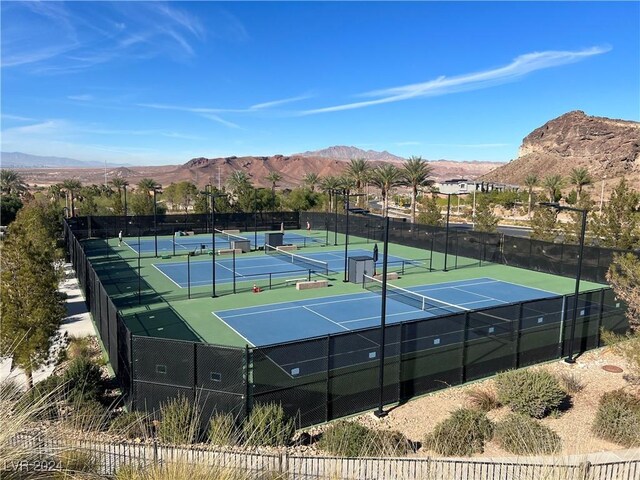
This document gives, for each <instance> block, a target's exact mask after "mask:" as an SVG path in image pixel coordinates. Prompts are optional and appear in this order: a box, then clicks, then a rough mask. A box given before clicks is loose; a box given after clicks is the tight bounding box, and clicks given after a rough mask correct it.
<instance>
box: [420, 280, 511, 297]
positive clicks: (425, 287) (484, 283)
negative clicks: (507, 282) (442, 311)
mask: <svg viewBox="0 0 640 480" xmlns="http://www.w3.org/2000/svg"><path fill="white" fill-rule="evenodd" d="M498 282H501V280H490V281H488V282H486V281H482V282H475V283H463V284H462V285H443V286H438V285H440V284H438V283H434V284H433V285H422V286H421V287H420V288H418V289H416V290H413V291H414V292H415V293H420V294H421V292H425V291H427V292H435V291H438V290H449V289H450V288H458V287H473V286H476V285H488V284H490V283H498ZM503 283H504V282H503ZM431 287H435V288H431ZM410 288H413V287H410Z"/></svg>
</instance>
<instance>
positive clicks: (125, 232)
mask: <svg viewBox="0 0 640 480" xmlns="http://www.w3.org/2000/svg"><path fill="white" fill-rule="evenodd" d="M127 185H128V183H127V182H124V185H122V188H123V189H124V234H125V235H126V234H127V224H128V223H129V222H127Z"/></svg>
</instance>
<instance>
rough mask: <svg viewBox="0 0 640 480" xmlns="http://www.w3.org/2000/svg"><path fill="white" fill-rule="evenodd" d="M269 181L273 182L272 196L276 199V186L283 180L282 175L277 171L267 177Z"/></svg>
mask: <svg viewBox="0 0 640 480" xmlns="http://www.w3.org/2000/svg"><path fill="white" fill-rule="evenodd" d="M265 178H266V179H267V180H268V181H270V182H271V194H272V195H273V196H274V197H275V195H276V186H277V185H276V184H277V183H278V182H279V181H280V180H282V175H280V174H279V173H278V172H276V171H275V170H273V171H271V172H269V175H267V176H266V177H265Z"/></svg>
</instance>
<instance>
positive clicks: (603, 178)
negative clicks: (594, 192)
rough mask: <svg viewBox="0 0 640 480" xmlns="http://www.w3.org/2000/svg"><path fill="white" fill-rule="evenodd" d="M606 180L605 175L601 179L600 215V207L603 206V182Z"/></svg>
mask: <svg viewBox="0 0 640 480" xmlns="http://www.w3.org/2000/svg"><path fill="white" fill-rule="evenodd" d="M606 179H607V176H606V175H605V176H604V177H602V189H601V190H600V214H602V205H603V204H604V181H605V180H606Z"/></svg>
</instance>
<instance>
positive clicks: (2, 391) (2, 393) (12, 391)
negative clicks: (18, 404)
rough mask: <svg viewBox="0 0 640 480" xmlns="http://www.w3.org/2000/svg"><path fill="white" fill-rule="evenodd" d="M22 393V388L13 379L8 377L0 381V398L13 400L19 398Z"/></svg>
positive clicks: (8, 400)
mask: <svg viewBox="0 0 640 480" xmlns="http://www.w3.org/2000/svg"><path fill="white" fill-rule="evenodd" d="M22 395H23V392H22V389H21V388H20V386H19V385H18V383H17V382H16V381H15V380H14V379H12V378H8V379H5V380H2V381H0V400H4V401H7V402H15V401H18V400H20V398H21V397H22Z"/></svg>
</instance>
